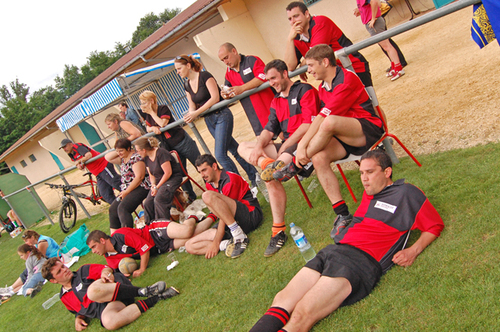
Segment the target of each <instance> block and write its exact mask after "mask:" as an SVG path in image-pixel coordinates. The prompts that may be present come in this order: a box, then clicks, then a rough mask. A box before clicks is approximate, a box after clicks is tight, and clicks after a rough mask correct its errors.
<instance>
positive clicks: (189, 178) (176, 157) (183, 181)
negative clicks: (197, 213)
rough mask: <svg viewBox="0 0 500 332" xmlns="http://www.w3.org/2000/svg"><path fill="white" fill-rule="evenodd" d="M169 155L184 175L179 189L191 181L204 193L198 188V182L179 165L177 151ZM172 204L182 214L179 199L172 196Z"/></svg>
mask: <svg viewBox="0 0 500 332" xmlns="http://www.w3.org/2000/svg"><path fill="white" fill-rule="evenodd" d="M170 154H171V155H172V156H174V158H175V160H176V161H177V163H178V164H179V166H180V167H181V170H182V173H184V177H183V178H182V182H181V185H180V186H179V187H182V186H183V185H184V184H185V183H186V182H188V181H191V182H192V183H194V184H195V185H196V186H198V188H200V189H201V191H203V192H204V191H205V189H204V188H203V187H202V186H200V185H199V184H198V182H196V181H195V180H194V179H193V178H192V177H191V176H190V175H189V174H188V172H187V171H186V169H185V168H184V165H182V163H181V158H180V157H179V153H177V151H175V150H172V151H170ZM174 204H175V205H176V207H177V210H179V211H181V212H183V211H184V207H183V206H182V203H181V202H180V201H179V199H178V198H177V197H175V196H174Z"/></svg>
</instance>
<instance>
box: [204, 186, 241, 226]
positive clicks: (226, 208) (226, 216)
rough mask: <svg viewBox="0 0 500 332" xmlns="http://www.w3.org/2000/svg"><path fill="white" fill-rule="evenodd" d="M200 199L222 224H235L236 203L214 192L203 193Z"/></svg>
mask: <svg viewBox="0 0 500 332" xmlns="http://www.w3.org/2000/svg"><path fill="white" fill-rule="evenodd" d="M202 198H203V202H205V204H206V205H207V207H208V208H209V209H210V211H211V212H212V213H213V214H215V215H216V216H217V217H218V218H219V219H220V220H221V221H222V222H223V223H224V224H226V225H231V224H233V223H234V222H235V220H234V215H235V214H236V202H235V201H234V200H233V199H232V198H229V197H227V196H224V195H222V194H219V193H216V192H215V191H205V192H204V193H203V194H202Z"/></svg>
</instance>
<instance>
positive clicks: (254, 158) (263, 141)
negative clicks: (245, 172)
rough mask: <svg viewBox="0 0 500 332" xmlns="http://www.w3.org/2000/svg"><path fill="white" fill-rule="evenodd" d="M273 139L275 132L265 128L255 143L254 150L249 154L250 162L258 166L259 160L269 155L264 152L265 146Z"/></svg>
mask: <svg viewBox="0 0 500 332" xmlns="http://www.w3.org/2000/svg"><path fill="white" fill-rule="evenodd" d="M272 139H273V133H272V132H270V131H269V130H267V129H264V130H263V131H262V132H261V133H260V136H259V138H258V139H257V142H256V143H255V147H254V148H253V150H252V152H251V153H250V156H249V158H248V159H249V160H248V161H249V162H250V163H251V164H252V165H254V166H256V165H257V162H258V160H259V158H260V157H262V156H264V157H268V156H267V155H266V153H265V152H264V147H265V146H267V145H268V144H269V143H270V142H271V140H272Z"/></svg>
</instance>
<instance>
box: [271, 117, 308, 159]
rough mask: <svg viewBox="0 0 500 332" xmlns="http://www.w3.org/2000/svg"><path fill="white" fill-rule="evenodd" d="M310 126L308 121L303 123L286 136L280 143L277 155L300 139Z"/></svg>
mask: <svg viewBox="0 0 500 332" xmlns="http://www.w3.org/2000/svg"><path fill="white" fill-rule="evenodd" d="M310 126H311V124H310V123H303V124H301V125H300V126H299V128H297V130H295V132H294V133H293V134H292V135H291V136H290V137H288V139H287V140H286V141H285V143H283V145H281V148H280V150H279V151H278V155H280V154H282V153H283V152H284V151H285V150H286V149H288V148H289V147H290V146H292V145H294V144H296V143H297V142H299V141H300V139H301V138H302V137H303V136H304V135H305V134H306V133H307V130H308V129H309V127H310Z"/></svg>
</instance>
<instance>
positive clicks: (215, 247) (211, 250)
mask: <svg viewBox="0 0 500 332" xmlns="http://www.w3.org/2000/svg"><path fill="white" fill-rule="evenodd" d="M219 245H220V243H219V241H216V240H214V241H213V242H212V244H211V245H209V246H208V248H207V252H206V253H205V258H206V259H210V258H212V257H215V256H217V254H218V253H219Z"/></svg>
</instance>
